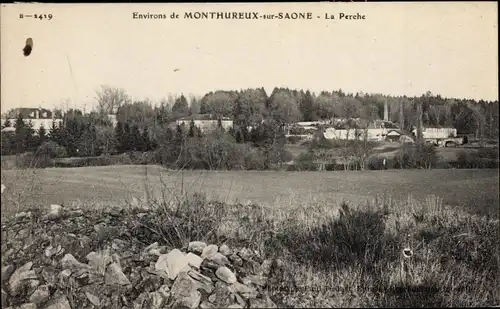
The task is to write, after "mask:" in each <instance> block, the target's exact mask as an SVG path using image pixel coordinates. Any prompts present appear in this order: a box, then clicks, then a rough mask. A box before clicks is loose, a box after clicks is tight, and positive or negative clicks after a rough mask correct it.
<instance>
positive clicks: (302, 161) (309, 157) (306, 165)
mask: <svg viewBox="0 0 500 309" xmlns="http://www.w3.org/2000/svg"><path fill="white" fill-rule="evenodd" d="M314 160H315V156H314V153H313V152H311V151H308V152H305V153H301V154H300V155H299V156H298V157H297V159H295V164H294V165H295V166H294V168H295V169H296V170H297V171H317V170H318V164H316V163H314Z"/></svg>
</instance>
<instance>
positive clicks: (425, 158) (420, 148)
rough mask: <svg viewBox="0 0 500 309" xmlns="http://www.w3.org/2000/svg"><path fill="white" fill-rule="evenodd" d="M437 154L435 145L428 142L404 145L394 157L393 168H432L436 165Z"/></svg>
mask: <svg viewBox="0 0 500 309" xmlns="http://www.w3.org/2000/svg"><path fill="white" fill-rule="evenodd" d="M437 161H438V156H437V153H436V147H435V146H434V145H430V144H424V143H422V144H417V145H410V146H405V147H403V148H402V149H401V151H400V152H399V153H398V155H397V156H396V158H395V162H394V164H393V166H394V168H401V169H413V168H433V167H436V164H437Z"/></svg>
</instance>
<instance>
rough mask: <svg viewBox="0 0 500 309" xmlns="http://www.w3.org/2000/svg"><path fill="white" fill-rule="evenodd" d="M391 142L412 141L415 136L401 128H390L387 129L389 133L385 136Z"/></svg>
mask: <svg viewBox="0 0 500 309" xmlns="http://www.w3.org/2000/svg"><path fill="white" fill-rule="evenodd" d="M385 139H386V140H387V141H390V142H398V143H412V142H413V138H412V136H411V134H410V133H408V132H406V131H403V130H400V129H390V130H388V131H387V135H386V138H385Z"/></svg>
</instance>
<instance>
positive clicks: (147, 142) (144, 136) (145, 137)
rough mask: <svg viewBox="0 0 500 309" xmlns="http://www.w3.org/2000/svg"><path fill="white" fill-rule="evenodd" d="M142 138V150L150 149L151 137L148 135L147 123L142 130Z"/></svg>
mask: <svg viewBox="0 0 500 309" xmlns="http://www.w3.org/2000/svg"><path fill="white" fill-rule="evenodd" d="M142 140H143V142H144V151H150V150H151V149H152V143H151V138H150V137H149V128H148V126H147V125H145V126H144V129H143V130H142Z"/></svg>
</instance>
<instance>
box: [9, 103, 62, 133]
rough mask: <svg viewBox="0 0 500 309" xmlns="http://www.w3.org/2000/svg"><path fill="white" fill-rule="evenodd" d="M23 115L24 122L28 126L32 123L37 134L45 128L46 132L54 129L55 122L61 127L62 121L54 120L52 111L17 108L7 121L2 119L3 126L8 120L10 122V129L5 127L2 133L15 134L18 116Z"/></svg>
mask: <svg viewBox="0 0 500 309" xmlns="http://www.w3.org/2000/svg"><path fill="white" fill-rule="evenodd" d="M19 114H21V115H22V116H23V120H24V122H25V123H26V124H28V123H31V124H32V125H33V129H34V130H35V132H38V130H39V129H40V128H41V127H42V126H43V127H44V128H45V129H46V130H49V129H50V128H51V127H52V123H53V122H55V123H56V125H61V123H62V119H56V118H53V114H52V112H51V111H50V110H48V109H45V108H16V109H14V110H13V112H12V113H11V115H9V116H10V117H9V118H7V119H2V124H4V123H5V122H6V121H7V120H9V122H10V127H5V128H3V129H2V132H13V131H15V129H14V125H15V123H16V117H15V116H16V115H19Z"/></svg>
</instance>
